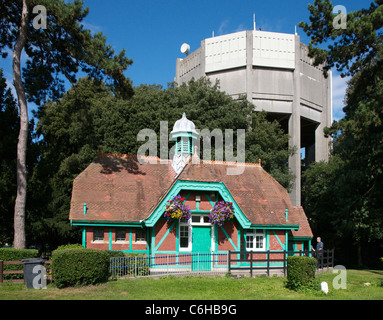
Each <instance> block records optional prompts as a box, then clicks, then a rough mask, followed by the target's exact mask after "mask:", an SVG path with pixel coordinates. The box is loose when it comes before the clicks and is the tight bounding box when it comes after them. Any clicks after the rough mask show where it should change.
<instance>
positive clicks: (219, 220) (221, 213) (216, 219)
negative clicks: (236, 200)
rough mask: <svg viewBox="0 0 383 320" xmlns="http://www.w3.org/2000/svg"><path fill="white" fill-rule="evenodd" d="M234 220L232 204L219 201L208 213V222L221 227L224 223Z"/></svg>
mask: <svg viewBox="0 0 383 320" xmlns="http://www.w3.org/2000/svg"><path fill="white" fill-rule="evenodd" d="M233 218H234V207H233V203H232V202H226V201H219V202H216V203H215V204H214V207H213V209H211V210H210V213H209V222H210V223H211V224H217V225H218V226H222V225H223V224H224V222H225V221H228V220H231V219H233Z"/></svg>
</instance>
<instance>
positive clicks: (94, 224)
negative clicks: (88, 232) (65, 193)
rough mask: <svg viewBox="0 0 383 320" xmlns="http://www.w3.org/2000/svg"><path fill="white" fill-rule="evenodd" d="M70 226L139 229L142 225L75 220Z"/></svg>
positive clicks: (128, 222)
mask: <svg viewBox="0 0 383 320" xmlns="http://www.w3.org/2000/svg"><path fill="white" fill-rule="evenodd" d="M70 223H71V225H72V226H88V227H141V228H143V225H142V223H141V222H137V221H126V222H125V221H86V220H76V221H73V220H71V221H70Z"/></svg>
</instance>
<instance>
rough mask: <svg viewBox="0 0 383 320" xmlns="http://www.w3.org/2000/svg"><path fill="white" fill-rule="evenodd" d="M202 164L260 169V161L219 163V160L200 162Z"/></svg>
mask: <svg viewBox="0 0 383 320" xmlns="http://www.w3.org/2000/svg"><path fill="white" fill-rule="evenodd" d="M201 162H202V163H203V164H205V163H206V164H223V165H236V166H245V167H262V165H261V159H259V160H258V163H253V162H238V161H219V160H201Z"/></svg>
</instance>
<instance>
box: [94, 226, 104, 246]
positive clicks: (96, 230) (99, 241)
mask: <svg viewBox="0 0 383 320" xmlns="http://www.w3.org/2000/svg"><path fill="white" fill-rule="evenodd" d="M96 232H100V233H102V239H98V237H96ZM95 238H96V239H95ZM104 241H105V228H104V227H93V238H92V243H104Z"/></svg>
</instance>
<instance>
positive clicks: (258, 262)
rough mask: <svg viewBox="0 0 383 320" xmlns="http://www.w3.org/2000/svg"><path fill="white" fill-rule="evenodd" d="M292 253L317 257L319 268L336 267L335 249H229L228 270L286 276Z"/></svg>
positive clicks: (251, 274)
mask: <svg viewBox="0 0 383 320" xmlns="http://www.w3.org/2000/svg"><path fill="white" fill-rule="evenodd" d="M291 255H296V256H306V257H316V258H317V260H318V265H317V269H323V268H331V267H334V249H332V250H323V251H320V252H319V253H318V252H316V251H302V250H300V251H286V250H283V251H270V250H268V251H229V253H228V266H229V267H228V271H229V272H233V271H249V273H250V276H251V277H252V276H253V272H258V273H259V272H260V271H266V274H267V275H268V276H270V272H273V271H276V272H279V273H283V275H284V276H286V272H287V257H288V256H291Z"/></svg>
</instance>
